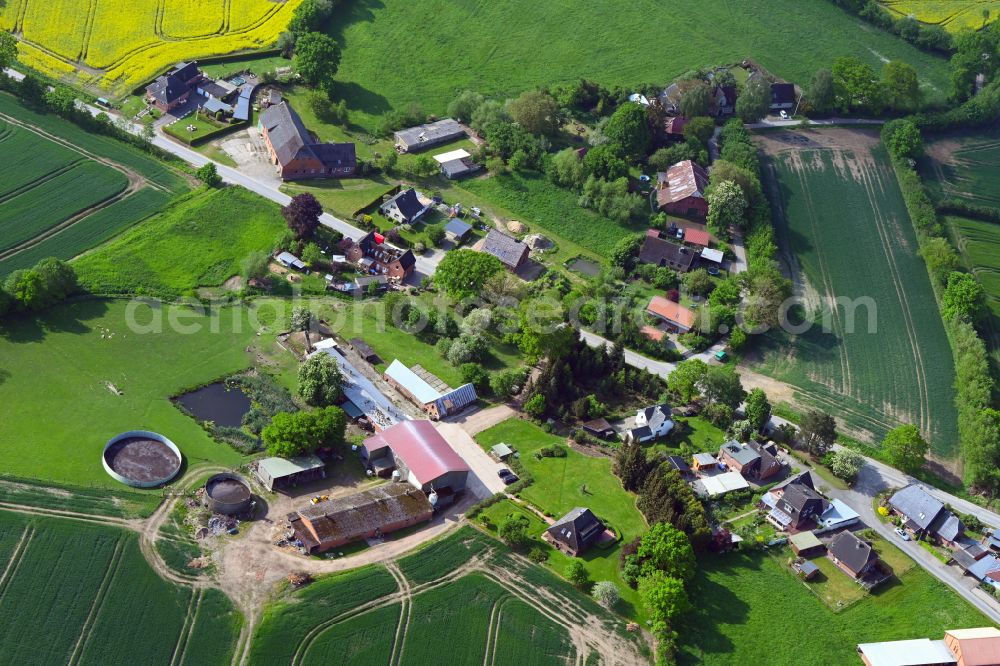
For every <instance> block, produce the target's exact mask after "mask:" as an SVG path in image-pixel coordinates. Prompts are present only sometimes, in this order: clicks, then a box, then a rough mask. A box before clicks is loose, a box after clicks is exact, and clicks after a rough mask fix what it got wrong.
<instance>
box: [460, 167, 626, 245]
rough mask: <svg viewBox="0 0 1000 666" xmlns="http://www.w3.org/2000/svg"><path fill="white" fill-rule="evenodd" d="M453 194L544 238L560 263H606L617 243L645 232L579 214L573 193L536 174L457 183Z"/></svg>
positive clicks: (584, 210)
mask: <svg viewBox="0 0 1000 666" xmlns="http://www.w3.org/2000/svg"><path fill="white" fill-rule="evenodd" d="M455 189H456V190H457V191H459V192H461V191H463V190H465V191H467V192H470V193H472V194H473V195H475V196H477V197H481V198H483V199H485V200H487V201H491V202H494V203H495V204H497V205H499V206H501V207H502V208H504V209H506V210H509V211H510V212H511V213H512V214H513V215H514V216H515V217H514V219H516V220H519V221H522V222H524V223H525V224H527V225H528V227H529V228H530V230H531V232H532V233H540V234H543V235H545V236H547V237H548V238H549V239H551V240H552V241H554V242H555V243H556V244H557V245H558V250H559V252H558V253H557V254H556V259H557V260H559V261H564V260H566V259H569V258H570V257H572V256H574V255H577V254H581V253H586V254H587V255H588V256H591V257H597V258H600V259H603V260H607V257H608V256H609V255H610V254H611V250H612V249H614V246H615V245H616V244H617V243H618V241H619V240H621V239H622V238H624V237H625V236H629V235H632V234H636V233H639V232H641V231H643V230H644V229H645V227H643V226H641V225H637V224H622V223H620V222H615V221H614V220H611V219H608V218H606V217H604V216H603V215H600V214H598V213H596V212H594V211H592V210H589V209H587V208H582V207H581V206H579V205H578V204H577V194H576V193H575V192H573V191H572V190H567V189H565V188H561V187H558V186H556V185H554V184H552V183H551V182H550V181H549V180H548V179H547V178H546V177H545V176H544V175H542V174H538V173H530V174H525V173H512V174H507V175H502V176H493V177H490V178H475V179H472V180H465V181H461V182H459V183H457V184H456V185H455Z"/></svg>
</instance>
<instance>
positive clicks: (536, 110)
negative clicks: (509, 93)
mask: <svg viewBox="0 0 1000 666" xmlns="http://www.w3.org/2000/svg"><path fill="white" fill-rule="evenodd" d="M507 113H509V114H510V117H511V120H513V121H514V122H515V123H517V124H518V125H520V126H521V127H523V128H524V129H525V130H527V131H528V132H530V133H531V134H535V135H536V136H552V135H553V134H555V133H556V132H558V131H559V126H560V125H561V123H562V119H561V115H560V110H559V104H558V103H556V101H555V100H554V99H553V98H552V95H550V94H548V93H547V92H542V91H541V90H528V91H525V92H523V93H521V95H520V96H518V97H517V98H516V99H512V100H511V101H510V102H509V103H508V104H507Z"/></svg>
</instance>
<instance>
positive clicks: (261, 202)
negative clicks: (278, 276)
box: [75, 187, 285, 296]
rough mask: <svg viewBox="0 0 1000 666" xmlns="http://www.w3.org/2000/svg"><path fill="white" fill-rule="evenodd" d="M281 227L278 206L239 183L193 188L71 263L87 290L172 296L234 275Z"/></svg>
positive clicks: (269, 244)
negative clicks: (236, 184)
mask: <svg viewBox="0 0 1000 666" xmlns="http://www.w3.org/2000/svg"><path fill="white" fill-rule="evenodd" d="M284 229H285V222H284V219H283V218H282V217H281V212H280V208H279V206H278V205H277V204H275V203H272V202H270V201H267V200H265V199H264V198H262V197H259V196H257V195H256V194H253V193H252V192H250V191H248V190H245V189H243V188H242V187H227V188H224V189H221V190H207V189H203V190H199V191H197V192H195V193H193V194H192V195H191V196H189V197H188V198H186V199H184V200H182V201H179V202H178V203H177V204H175V205H174V206H172V207H171V208H169V209H168V210H166V211H165V212H164V213H163V214H162V215H160V216H157V217H154V218H152V219H150V220H147V221H146V222H143V223H142V224H140V225H138V226H136V227H135V228H133V229H131V230H129V231H128V232H126V233H124V234H122V235H121V236H119V237H118V238H116V239H115V240H113V241H111V242H110V243H107V244H105V245H103V246H101V247H99V248H97V249H96V250H94V251H93V252H91V253H90V254H88V255H86V256H84V257H81V258H80V259H79V260H77V261H76V262H75V267H76V271H77V274H78V275H79V278H80V283H81V284H82V285H83V286H84V287H85V288H87V289H88V290H90V291H92V292H94V293H103V294H133V293H144V294H154V295H162V296H179V295H181V294H186V293H189V292H191V291H192V290H194V289H195V288H196V287H207V286H218V285H221V284H222V283H223V282H225V281H226V280H227V279H229V278H230V277H232V276H234V275H238V274H239V273H240V262H242V261H243V259H245V258H246V257H247V255H249V254H251V253H252V252H261V251H263V252H270V251H271V249H272V248H273V247H274V244H275V239H276V238H277V237H278V235H279V234H280V233H281V232H282V230H284Z"/></svg>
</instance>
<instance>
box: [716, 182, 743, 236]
mask: <svg viewBox="0 0 1000 666" xmlns="http://www.w3.org/2000/svg"><path fill="white" fill-rule="evenodd" d="M746 210H747V200H746V197H745V196H744V195H743V190H741V189H740V187H739V185H737V184H736V183H734V182H732V181H724V182H722V183H719V185H718V187H715V188H713V189H712V191H711V192H710V193H709V195H708V219H707V220H706V221H707V222H708V228H709V230H710V231H711V232H712V233H713V234H715V235H716V236H717V237H719V238H729V228H730V227H736V228H737V229H742V228H743V227H744V226H746Z"/></svg>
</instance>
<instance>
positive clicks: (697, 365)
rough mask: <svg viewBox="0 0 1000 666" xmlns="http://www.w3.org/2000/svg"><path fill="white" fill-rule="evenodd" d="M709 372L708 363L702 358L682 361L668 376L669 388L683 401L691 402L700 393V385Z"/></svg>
mask: <svg viewBox="0 0 1000 666" xmlns="http://www.w3.org/2000/svg"><path fill="white" fill-rule="evenodd" d="M707 372H708V365H706V363H705V362H704V361H702V360H701V359H697V358H690V359H687V360H686V361H681V362H680V363H678V364H677V367H676V368H674V371H673V372H671V373H670V375H669V376H668V377H667V390H668V391H670V393H671V394H673V395H674V396H675V397H676V398H677V399H678V400H680V401H681V402H691V401H692V400H694V398H695V397H696V396H697V395H698V386H699V384H700V383H701V381H702V379H704V378H705V373H707Z"/></svg>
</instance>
